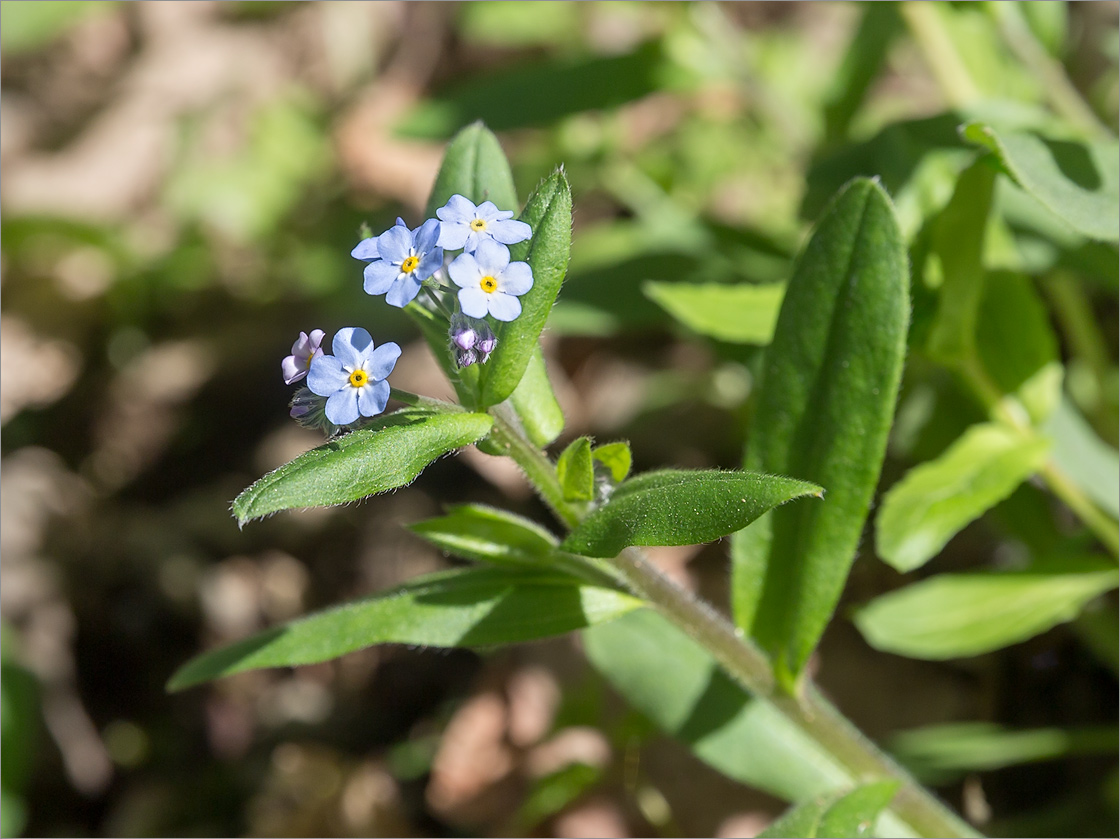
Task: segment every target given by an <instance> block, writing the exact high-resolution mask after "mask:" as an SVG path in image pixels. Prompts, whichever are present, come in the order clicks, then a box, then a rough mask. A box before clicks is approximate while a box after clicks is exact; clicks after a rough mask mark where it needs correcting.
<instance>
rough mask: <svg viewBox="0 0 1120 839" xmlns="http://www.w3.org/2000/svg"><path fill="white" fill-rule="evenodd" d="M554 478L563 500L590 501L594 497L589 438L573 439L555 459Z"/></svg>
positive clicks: (593, 475) (593, 477)
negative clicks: (558, 483) (562, 493)
mask: <svg viewBox="0 0 1120 839" xmlns="http://www.w3.org/2000/svg"><path fill="white" fill-rule="evenodd" d="M556 478H557V479H558V480H559V481H560V488H561V489H562V490H563V492H564V500H565V501H590V500H591V499H592V498H594V497H595V469H594V467H593V465H592V462H591V440H590V439H589V438H587V437H580V438H579V439H576V440H573V441H572V442H571V443H570V444H568V447H567V448H566V449H564V451H562V452H561V453H560V457H559V458H557V460H556Z"/></svg>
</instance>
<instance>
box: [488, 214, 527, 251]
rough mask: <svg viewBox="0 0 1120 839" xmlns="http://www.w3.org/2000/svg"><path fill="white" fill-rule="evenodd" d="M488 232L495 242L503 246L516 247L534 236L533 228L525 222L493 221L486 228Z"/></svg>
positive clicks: (511, 220) (510, 220)
mask: <svg viewBox="0 0 1120 839" xmlns="http://www.w3.org/2000/svg"><path fill="white" fill-rule="evenodd" d="M486 232H487V233H489V234H490V235H491V236H493V237H494V241H496V242H501V243H502V244H503V245H515V244H517V243H518V242H524V241H525V240H526V239H528V238H529V237H530V236H532V235H533V228H531V227H530V226H529V225H527V224H526V223H525V222H523V221H514V220H513V219H508V220H506V221H492V222H490V224H489V225H487V227H486Z"/></svg>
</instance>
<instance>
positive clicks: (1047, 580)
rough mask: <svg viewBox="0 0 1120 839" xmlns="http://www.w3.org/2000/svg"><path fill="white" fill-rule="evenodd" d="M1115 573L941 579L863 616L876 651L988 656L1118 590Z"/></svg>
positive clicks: (879, 603) (890, 597) (859, 622)
mask: <svg viewBox="0 0 1120 839" xmlns="http://www.w3.org/2000/svg"><path fill="white" fill-rule="evenodd" d="M1116 583H1117V575H1116V569H1115V567H1113V568H1111V569H1101V568H1100V566H1099V565H1098V566H1097V569H1096V570H1091V571H1071V572H1070V573H1061V572H1046V573H1043V572H1016V573H975V574H941V575H938V576H936V577H931V578H930V579H928V580H923V581H922V582H920V583H915V584H914V585H911V586H907V587H906V588H903V589H899V590H898V591H894V592H891V593H890V594H885V595H883V596H882V597H878V598H876V599H875V600H872V601H871V602H870V603H869V604H868V605H867V606H865V607H863V608H862V609H860V610H859V612H857V613H856V616H855V622H856V626H858V627H859V630H860V632H862V633H863V637H864V638H866V639H867V642H868V643H869V644H871V646H873V647H875V648H876V649H878V650H884V651H885V652H892V653H898V654H899V655H905V656H909V657H910V658H926V659H946V658H960V657H962V656H973V655H980V654H981V653H987V652H991V651H992V650H998V649H1000V648H1002V647H1006V646H1008V645H1010V644H1016V643H1018V642H1020V641H1025V640H1026V639H1027V638H1030V637H1032V636H1034V635H1038V634H1039V633H1041V632H1045V631H1046V630H1047V629H1050V628H1051V627H1052V626H1056V625H1057V624H1059V623H1063V622H1065V621H1069V620H1073V618H1075V617H1077V614H1078V612H1080V611H1081V608H1082V607H1083V606H1084V605H1085V604H1086V603H1088V602H1089V601H1090V600H1092V599H1093V598H1094V597H1097V596H1098V595H1100V594H1103V593H1104V592H1106V591H1108V590H1109V589H1112V588H1115V587H1116Z"/></svg>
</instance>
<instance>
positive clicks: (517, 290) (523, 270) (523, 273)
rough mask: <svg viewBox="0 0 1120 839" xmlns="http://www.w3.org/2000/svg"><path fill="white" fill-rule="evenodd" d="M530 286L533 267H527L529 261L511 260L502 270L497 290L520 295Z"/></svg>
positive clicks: (531, 284)
mask: <svg viewBox="0 0 1120 839" xmlns="http://www.w3.org/2000/svg"><path fill="white" fill-rule="evenodd" d="M532 287H533V269H532V268H530V267H529V263H528V262H511V263H510V264H509V266H508V267H507V268H506V270H505V271H503V272H502V278H501V281H500V285H499V286H498V290H499V291H504V292H505V293H506V294H514V295H522V294H524V293H525V292H527V291H528V290H529V289H531V288H532Z"/></svg>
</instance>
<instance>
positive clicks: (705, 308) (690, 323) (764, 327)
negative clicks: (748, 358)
mask: <svg viewBox="0 0 1120 839" xmlns="http://www.w3.org/2000/svg"><path fill="white" fill-rule="evenodd" d="M642 291H643V292H644V293H645V295H646V296H647V297H648V298H649V299H650V300H652V301H653V302H655V303H657V305H659V306H661V308H663V309H664V310H665V311H667V312H668V313H669V314H670V315H672V316H673V317H674V318H676V319H677V320H679V321H680V322H681V323H683V324H684V325H685V326H687V327H688V328H689V329H691V330H692V331H693V332H698V333H699V334H701V335H706V336H707V337H709V338H715V339H716V340H719V341H728V342H730V343H733V344H760V345H765V344H768V343H770V338H771V337H772V336H773V334H774V324H775V323H776V322H777V320H778V309H779V308H780V307H781V305H782V295H783V294H784V293H785V286H784V285H783V284H781V283H773V284H771V285H747V284H738V285H728V284H726V283H661V282H652V281H651V282H647V283H645V284H644V285H643V286H642Z"/></svg>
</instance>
